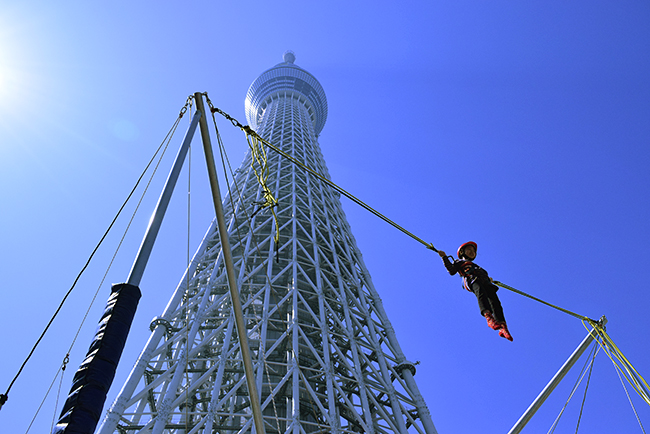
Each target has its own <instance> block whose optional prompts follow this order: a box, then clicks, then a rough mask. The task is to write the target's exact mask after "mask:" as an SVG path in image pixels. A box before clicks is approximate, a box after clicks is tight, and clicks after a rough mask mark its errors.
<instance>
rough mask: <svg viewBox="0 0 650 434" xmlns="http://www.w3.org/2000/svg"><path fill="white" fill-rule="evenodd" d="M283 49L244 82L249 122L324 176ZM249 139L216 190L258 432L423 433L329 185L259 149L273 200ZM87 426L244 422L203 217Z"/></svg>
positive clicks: (224, 289)
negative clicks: (268, 199)
mask: <svg viewBox="0 0 650 434" xmlns="http://www.w3.org/2000/svg"><path fill="white" fill-rule="evenodd" d="M294 60H295V56H294V55H293V53H292V52H287V53H285V55H284V62H282V63H280V64H278V65H276V66H275V67H273V68H271V69H269V70H267V71H266V72H264V73H263V74H262V75H260V77H258V78H257V80H255V82H253V84H252V85H251V87H250V89H249V91H248V95H247V98H246V116H247V119H248V122H249V124H250V125H251V126H252V128H253V129H255V130H256V131H257V132H258V133H259V134H260V136H262V137H263V138H265V139H266V140H268V141H270V142H272V143H274V144H276V145H278V146H279V147H281V149H282V150H283V151H284V152H287V153H288V154H290V155H291V156H293V157H294V158H296V159H298V160H300V161H301V162H302V163H303V164H305V165H307V166H309V167H311V168H313V169H314V170H316V171H318V172H320V173H321V174H323V175H325V176H327V177H329V175H328V171H327V167H326V165H325V161H324V159H323V157H322V154H321V152H320V147H319V144H318V142H317V137H318V135H319V133H320V131H321V130H322V128H323V126H324V124H325V120H326V118H327V101H326V98H325V93H324V91H323V89H322V87H321V85H320V84H319V83H318V81H317V80H316V79H315V78H314V77H313V76H312V75H311V74H309V73H308V72H306V71H305V70H303V69H302V68H299V67H298V66H296V65H295V64H294V63H293V62H294ZM252 158H253V156H252V155H251V154H250V153H249V154H248V155H247V156H246V157H245V159H244V161H243V163H242V165H241V166H240V168H239V169H238V170H237V171H236V178H235V181H234V185H233V186H231V191H232V196H230V195H229V196H227V197H226V199H225V200H224V212H225V215H226V220H227V226H228V229H227V230H228V238H229V240H230V245H231V250H232V257H233V262H234V267H235V270H236V274H237V286H238V288H239V291H240V299H241V303H242V306H243V311H244V317H245V322H246V328H247V330H248V341H249V342H248V344H249V346H250V353H251V355H252V359H253V365H254V370H255V373H256V374H255V382H256V384H257V390H258V393H259V397H260V402H261V405H262V411H263V414H264V429H265V431H266V432H267V433H296V434H297V433H330V432H331V433H349V432H365V433H406V432H409V433H411V432H412V433H416V432H419V433H428V434H432V433H436V430H435V427H434V425H433V423H432V421H431V417H430V414H429V411H428V409H427V407H426V404H425V403H424V400H423V399H422V396H421V395H420V392H419V390H418V388H417V385H416V383H415V381H414V379H413V376H414V374H415V366H414V365H413V364H412V363H410V362H408V361H407V360H406V358H405V356H404V354H403V353H402V350H401V348H400V346H399V343H398V342H397V339H396V336H395V332H394V330H393V328H392V326H391V324H390V322H389V320H388V318H387V316H386V313H385V311H384V309H383V306H382V302H381V299H380V298H379V295H378V294H377V292H376V290H375V288H374V287H373V284H372V282H371V280H370V275H369V274H368V271H367V269H366V267H365V265H364V263H363V259H362V257H361V253H360V251H359V249H358V248H357V245H356V242H355V240H354V237H353V236H352V232H351V230H350V227H349V225H348V222H347V220H346V217H345V214H344V213H343V209H342V207H341V202H340V199H339V196H338V194H337V193H336V192H335V191H334V190H332V189H331V188H330V187H329V186H328V185H326V184H325V183H323V182H322V181H320V180H318V179H315V178H314V177H312V176H310V175H309V174H307V173H306V172H305V171H303V170H302V169H300V168H299V167H296V166H295V165H294V164H293V163H291V162H290V161H287V160H286V159H284V158H282V157H281V156H279V155H277V154H275V153H274V152H272V151H269V153H268V167H269V175H268V180H267V185H268V187H269V188H270V189H271V190H272V192H273V194H274V196H275V197H276V198H277V200H278V205H277V207H275V208H274V211H275V213H276V215H277V222H278V226H279V243H278V245H277V246H276V245H275V244H276V243H275V242H274V235H275V233H276V223H275V221H274V218H273V215H272V213H271V212H270V211H269V209H268V208H265V209H262V210H260V211H259V212H257V213H256V214H255V215H254V216H253V217H252V219H250V216H251V215H252V214H253V213H254V211H256V210H258V208H259V205H258V204H259V203H260V202H263V201H264V197H263V190H262V188H261V186H260V184H259V183H258V180H257V177H256V175H255V173H254V170H253V169H252V168H251V160H252ZM151 330H152V335H151V337H150V338H149V341H148V343H147V345H146V347H145V349H144V350H143V352H142V354H141V355H140V357H139V359H138V361H137V362H136V365H135V367H134V368H133V371H132V372H131V374H130V376H129V379H128V380H127V382H126V384H125V385H124V387H123V389H122V391H121V392H120V395H119V396H118V398H117V399H116V401H115V403H114V404H113V406H112V407H111V408H110V410H109V411H108V414H107V416H106V418H105V419H104V422H103V424H102V426H101V427H100V429H99V431H98V432H100V433H102V434H109V433H121V434H127V433H128V434H130V433H156V434H158V433H184V434H194V433H227V432H232V433H238V432H241V433H245V432H251V429H252V423H253V419H252V414H251V409H250V404H249V400H248V389H247V385H246V379H245V376H244V368H243V362H242V356H241V351H240V346H239V345H240V344H239V341H238V339H237V335H236V330H235V321H234V317H233V314H232V309H231V300H230V295H229V289H228V284H227V279H226V270H225V267H224V260H223V254H222V251H221V244H220V242H219V237H218V233H217V230H216V225H215V224H214V223H213V225H212V226H211V227H210V228H209V230H208V232H207V234H206V236H205V238H204V240H203V242H202V243H201V246H200V247H199V249H198V250H197V253H196V255H195V256H194V259H193V261H192V263H191V266H190V267H189V269H188V271H187V274H186V275H185V276H183V277H182V278H181V281H180V284H179V285H178V287H177V289H176V292H175V293H174V295H173V296H172V299H171V301H170V302H169V304H168V306H167V308H166V309H165V312H164V313H163V314H162V315H161V316H160V317H158V318H156V319H154V321H153V322H152V323H151Z"/></svg>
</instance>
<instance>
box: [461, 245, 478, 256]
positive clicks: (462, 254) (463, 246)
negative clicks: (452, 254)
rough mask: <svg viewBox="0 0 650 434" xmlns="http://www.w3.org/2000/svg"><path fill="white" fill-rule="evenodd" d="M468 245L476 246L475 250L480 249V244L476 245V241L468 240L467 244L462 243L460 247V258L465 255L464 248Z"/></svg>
mask: <svg viewBox="0 0 650 434" xmlns="http://www.w3.org/2000/svg"><path fill="white" fill-rule="evenodd" d="M467 246H474V251H478V246H477V245H476V243H475V242H474V241H468V242H466V243H465V244H462V245H461V246H460V247H459V248H458V259H462V258H463V257H464V256H465V254H464V252H463V250H464V249H465V247H467Z"/></svg>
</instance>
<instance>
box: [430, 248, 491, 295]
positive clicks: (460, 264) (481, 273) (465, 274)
mask: <svg viewBox="0 0 650 434" xmlns="http://www.w3.org/2000/svg"><path fill="white" fill-rule="evenodd" d="M449 258H451V256H445V257H444V258H442V261H443V262H444V264H445V268H446V269H447V271H449V274H451V275H452V276H453V275H454V274H456V273H458V274H460V276H461V277H462V278H463V287H464V288H465V289H466V290H468V291H472V290H471V289H470V288H471V286H472V283H474V282H475V281H476V280H478V281H479V282H480V283H486V284H490V285H492V282H491V281H490V276H488V273H487V271H485V270H484V269H482V268H481V267H479V266H478V265H477V264H475V263H473V262H472V261H466V260H464V259H454V262H451V261H450V260H449ZM451 259H453V258H451Z"/></svg>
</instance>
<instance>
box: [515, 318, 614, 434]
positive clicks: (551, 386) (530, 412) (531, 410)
mask: <svg viewBox="0 0 650 434" xmlns="http://www.w3.org/2000/svg"><path fill="white" fill-rule="evenodd" d="M598 323H599V324H600V325H601V326H603V327H604V326H605V324H607V318H605V316H604V315H603V316H602V317H601V318H600V321H598ZM595 336H596V333H595V332H594V330H593V329H592V330H590V331H589V334H588V335H587V337H585V338H584V340H583V341H582V342H581V343H580V345H578V348H576V350H575V351H574V352H573V354H571V356H570V357H569V358H568V359H567V361H566V362H564V365H562V367H561V368H560V370H559V371H557V373H556V374H555V376H554V377H553V378H552V379H551V381H550V382H549V383H548V384H547V385H546V387H545V388H544V390H542V392H541V393H540V394H539V396H538V397H537V398H535V401H533V403H532V404H530V407H528V409H527V410H526V411H525V412H524V414H523V415H522V416H521V418H519V420H518V421H517V423H515V425H514V426H513V427H512V428H511V429H510V431H508V434H518V433H520V432H521V430H523V429H524V427H525V426H526V424H527V423H528V421H530V419H531V418H532V417H533V416H534V415H535V413H536V412H537V410H539V408H540V407H541V406H542V404H544V401H546V398H548V397H549V395H550V394H551V392H553V390H555V387H557V385H558V384H560V381H562V379H563V378H564V376H565V375H566V374H567V372H569V370H570V369H571V368H572V367H573V365H574V364H575V362H577V361H578V359H579V358H580V356H581V355H582V353H584V352H585V350H586V349H587V347H588V346H589V345H590V344H591V342H592V341H593V340H594V338H595Z"/></svg>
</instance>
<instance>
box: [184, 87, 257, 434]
mask: <svg viewBox="0 0 650 434" xmlns="http://www.w3.org/2000/svg"><path fill="white" fill-rule="evenodd" d="M194 101H195V102H196V109H197V113H205V107H204V104H203V94H202V93H200V92H196V93H195V94H194ZM199 125H200V129H201V138H202V139H203V150H204V151H205V159H206V163H207V165H208V176H209V178H210V189H211V190H212V201H213V202H214V209H215V212H216V214H217V225H218V229H219V239H220V240H221V248H222V249H223V260H224V264H225V265H226V273H227V275H228V286H229V287H230V298H231V299H232V307H233V312H234V315H235V323H236V324H237V335H238V337H239V347H240V349H241V353H242V358H243V360H244V372H245V375H246V385H247V386H248V395H249V398H250V403H251V410H252V412H253V421H254V423H255V432H257V434H265V431H264V420H263V419H262V408H261V406H260V398H259V395H258V394H257V385H256V383H255V374H254V372H253V362H252V361H251V354H250V347H249V346H248V333H247V329H246V324H245V323H244V314H243V310H242V306H241V300H240V299H239V290H238V289H237V278H236V276H235V268H234V266H233V263H232V254H231V252H230V242H229V241H228V231H227V229H226V220H225V218H224V216H223V208H222V205H221V192H220V191H219V180H218V179H217V170H216V168H215V164H214V155H213V153H212V144H211V142H210V131H209V130H208V123H207V121H206V116H203V117H201V120H200V122H199Z"/></svg>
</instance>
